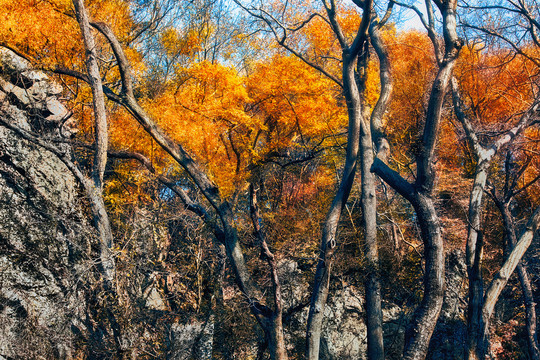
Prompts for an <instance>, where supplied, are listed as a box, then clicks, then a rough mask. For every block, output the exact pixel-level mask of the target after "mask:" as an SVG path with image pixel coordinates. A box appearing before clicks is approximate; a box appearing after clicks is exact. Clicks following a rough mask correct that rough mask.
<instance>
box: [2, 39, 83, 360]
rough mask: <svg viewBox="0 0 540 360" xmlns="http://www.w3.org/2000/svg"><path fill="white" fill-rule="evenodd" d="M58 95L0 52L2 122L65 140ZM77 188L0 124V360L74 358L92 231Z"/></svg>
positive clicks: (54, 162) (58, 165) (55, 162)
mask: <svg viewBox="0 0 540 360" xmlns="http://www.w3.org/2000/svg"><path fill="white" fill-rule="evenodd" d="M60 91H61V88H60V87H59V86H58V85H57V84H55V83H54V82H52V81H50V80H49V78H48V77H47V76H46V75H45V74H44V73H42V72H39V71H35V70H32V69H31V67H30V65H29V63H28V62H26V61H25V60H24V59H22V58H20V57H18V56H17V55H15V54H14V53H13V52H11V51H9V50H7V49H4V48H0V120H2V121H3V122H7V123H9V124H12V125H15V126H17V127H19V128H21V129H24V130H27V131H31V132H33V133H35V134H38V135H39V136H41V137H42V138H46V137H48V136H51V135H54V136H58V135H60V133H61V132H63V133H64V135H66V133H67V135H69V129H62V130H61V128H62V127H65V124H64V123H63V122H65V121H64V120H65V118H66V117H67V115H68V111H67V110H66V109H65V108H64V106H63V105H62V104H61V103H60V102H59V100H58V99H57V96H58V95H59V93H60ZM64 150H66V151H68V150H67V149H64ZM76 186H77V184H76V181H75V179H74V177H73V176H72V175H71V173H70V171H69V170H68V169H67V167H66V166H65V165H64V164H63V163H62V162H61V161H60V160H59V159H58V158H57V157H56V156H55V155H54V154H52V153H50V152H49V151H47V150H44V149H43V148H40V147H39V146H37V145H35V144H32V143H30V142H28V141H26V140H23V139H21V138H20V136H18V135H17V134H16V133H14V132H13V131H11V130H9V129H8V128H7V127H5V126H4V125H3V124H1V123H0V359H3V358H7V359H9V358H16V359H52V358H55V359H63V358H72V357H75V356H76V355H77V354H76V353H75V352H74V351H73V349H74V348H75V342H76V341H77V340H78V336H76V335H75V334H82V333H84V326H83V325H82V321H81V320H80V319H84V318H83V316H82V314H84V312H85V301H84V296H82V292H81V291H80V289H79V286H80V285H81V284H82V283H84V276H85V273H86V272H87V270H88V269H87V268H86V267H85V261H84V260H83V259H84V254H86V253H88V243H89V239H90V238H91V227H90V226H89V224H88V223H87V222H86V221H85V220H84V219H85V217H84V216H83V214H82V212H81V210H80V207H79V204H78V200H77V191H76V190H77V187H76Z"/></svg>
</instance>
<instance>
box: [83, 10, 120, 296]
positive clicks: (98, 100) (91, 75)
mask: <svg viewBox="0 0 540 360" xmlns="http://www.w3.org/2000/svg"><path fill="white" fill-rule="evenodd" d="M73 6H74V8H75V15H76V17H77V21H78V23H79V26H80V28H81V33H82V38H83V42H84V47H85V50H86V68H87V71H88V80H89V84H90V87H91V89H92V102H93V107H94V119H95V121H94V123H95V153H94V164H93V168H92V182H93V184H89V183H87V184H86V185H85V188H86V192H87V195H88V197H89V199H90V202H91V206H92V214H93V216H94V222H95V224H96V228H97V230H98V234H99V238H100V240H101V244H100V246H101V251H100V257H101V266H102V267H103V274H104V278H105V280H106V281H107V282H108V283H109V285H108V287H111V288H112V284H113V283H114V277H115V272H116V270H115V268H116V265H115V263H114V256H113V254H112V251H111V249H112V247H113V236H112V231H111V226H110V223H109V217H108V215H107V212H106V209H105V204H104V202H103V194H102V191H103V174H104V172H105V166H106V164H107V149H108V139H109V137H108V133H107V115H106V110H105V96H104V94H103V85H102V83H101V75H100V73H99V65H98V62H97V53H96V45H95V41H94V37H93V36H92V33H91V30H90V22H89V19H88V13H87V11H86V8H85V7H84V2H83V0H73Z"/></svg>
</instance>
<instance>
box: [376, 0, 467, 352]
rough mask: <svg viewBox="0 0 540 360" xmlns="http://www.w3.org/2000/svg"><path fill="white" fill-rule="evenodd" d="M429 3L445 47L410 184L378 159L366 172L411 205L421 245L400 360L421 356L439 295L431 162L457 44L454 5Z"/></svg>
mask: <svg viewBox="0 0 540 360" xmlns="http://www.w3.org/2000/svg"><path fill="white" fill-rule="evenodd" d="M434 3H435V5H436V6H437V7H438V9H439V11H440V13H441V15H442V19H443V35H444V44H445V47H444V51H441V52H440V55H439V56H437V57H438V63H439V71H438V73H437V76H436V78H435V80H434V82H433V85H432V88H431V94H430V97H429V102H428V108H427V113H426V119H425V123H424V129H423V133H422V139H421V145H420V150H419V153H418V155H417V158H416V164H417V173H416V181H415V182H414V183H413V184H410V183H409V182H407V181H406V180H405V179H403V178H402V177H401V176H400V175H399V174H398V173H397V172H395V171H394V170H392V169H390V168H389V167H388V166H387V165H386V164H385V163H384V162H383V161H381V159H376V160H375V161H374V164H373V167H372V169H373V171H374V172H375V173H376V174H378V175H379V176H380V177H381V178H382V179H383V180H384V181H385V182H387V183H388V184H389V185H390V186H392V188H394V189H395V190H396V191H397V192H398V193H400V194H401V195H402V196H403V197H405V198H406V199H407V200H409V202H410V203H411V204H412V205H413V207H414V209H415V211H416V215H417V217H418V224H419V226H420V229H421V236H422V240H423V242H424V259H425V276H424V297H423V299H422V302H421V304H420V305H419V306H418V308H417V309H416V311H415V313H414V316H413V318H412V320H411V322H410V324H409V326H408V328H407V331H406V334H405V348H404V353H403V358H404V359H424V358H425V357H426V354H427V351H428V346H429V342H430V339H431V336H432V334H433V331H434V329H435V325H436V324H437V319H438V317H439V313H440V310H441V307H442V303H443V295H444V247H443V238H442V229H441V223H440V221H439V218H438V216H437V212H436V210H435V206H434V201H433V190H434V186H435V177H436V173H435V166H434V162H435V155H436V143H437V140H438V133H439V128H440V123H441V113H442V106H443V103H444V99H445V96H446V93H447V88H448V85H449V83H450V80H451V76H452V71H453V68H454V65H455V62H456V59H457V56H458V54H459V51H460V49H461V46H462V41H461V39H459V37H458V36H457V33H456V6H457V2H456V1H454V0H448V1H435V2H434ZM428 10H429V9H428ZM430 18H431V16H430ZM429 28H431V29H432V31H433V29H434V24H433V23H432V21H430V24H429ZM435 40H436V39H435ZM434 46H435V51H436V53H437V54H438V53H439V49H438V42H437V41H435V42H434Z"/></svg>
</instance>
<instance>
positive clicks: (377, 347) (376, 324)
mask: <svg viewBox="0 0 540 360" xmlns="http://www.w3.org/2000/svg"><path fill="white" fill-rule="evenodd" d="M364 128H367V129H365V130H367V132H364V131H362V139H361V148H362V155H361V166H362V169H361V177H362V217H363V220H364V253H365V256H366V272H367V273H366V280H365V287H366V316H367V321H366V323H367V324H366V325H367V340H368V359H370V360H384V342H383V327H382V308H381V281H380V271H379V252H378V246H377V197H376V193H375V174H373V173H371V166H372V165H373V145H372V141H371V131H370V130H369V126H367V124H364Z"/></svg>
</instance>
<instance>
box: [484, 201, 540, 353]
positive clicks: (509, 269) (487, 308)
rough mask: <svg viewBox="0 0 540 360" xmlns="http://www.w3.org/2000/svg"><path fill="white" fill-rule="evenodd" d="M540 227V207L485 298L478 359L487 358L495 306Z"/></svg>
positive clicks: (494, 279)
mask: <svg viewBox="0 0 540 360" xmlns="http://www.w3.org/2000/svg"><path fill="white" fill-rule="evenodd" d="M539 226H540V207H538V208H537V209H536V210H535V212H534V214H533V215H532V216H531V217H530V219H529V221H528V222H527V226H526V228H525V231H524V232H523V234H522V235H521V237H520V238H519V241H518V242H517V243H516V246H514V248H513V249H512V252H511V253H510V255H509V256H508V258H507V259H506V261H505V262H504V264H503V266H502V267H501V269H500V270H499V272H498V273H497V274H496V275H495V277H494V278H493V281H492V282H491V284H490V286H489V288H488V289H487V291H486V295H485V297H484V307H483V308H482V322H483V323H482V325H483V326H482V340H481V341H480V342H479V345H478V347H477V349H476V354H475V355H476V358H475V359H479V360H483V359H484V358H485V356H486V353H487V350H488V346H489V326H490V320H491V316H492V315H493V310H494V309H495V304H496V303H497V300H498V299H499V296H500V294H501V292H502V290H503V289H504V287H505V286H506V284H507V282H508V279H509V278H510V275H512V273H513V272H514V270H515V268H516V267H517V265H518V264H519V262H520V261H521V259H522V257H523V255H524V254H525V252H526V251H527V249H528V248H529V246H530V245H531V242H532V240H533V238H534V236H535V234H536V231H537V230H538V227H539Z"/></svg>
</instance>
